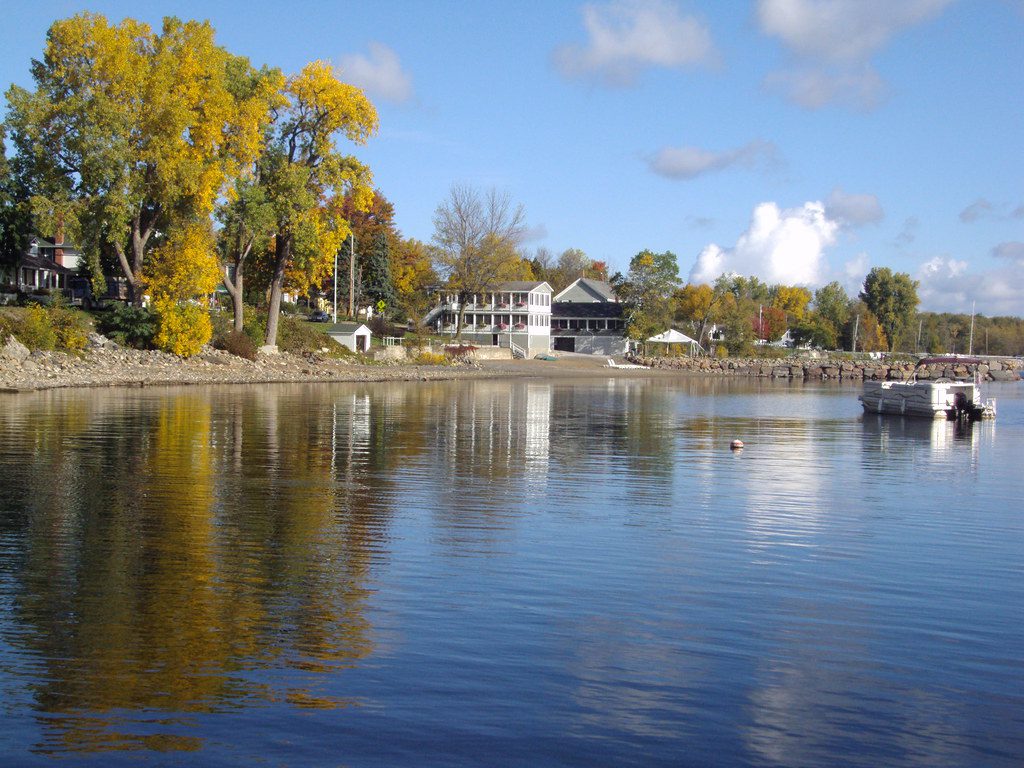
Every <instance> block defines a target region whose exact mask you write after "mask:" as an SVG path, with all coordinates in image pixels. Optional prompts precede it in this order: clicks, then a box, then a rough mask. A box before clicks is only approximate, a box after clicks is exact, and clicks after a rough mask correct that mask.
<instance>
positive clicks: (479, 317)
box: [427, 281, 551, 357]
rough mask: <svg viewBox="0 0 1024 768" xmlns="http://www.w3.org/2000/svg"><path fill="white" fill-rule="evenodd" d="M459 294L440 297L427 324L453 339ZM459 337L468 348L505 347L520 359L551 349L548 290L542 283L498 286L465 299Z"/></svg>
mask: <svg viewBox="0 0 1024 768" xmlns="http://www.w3.org/2000/svg"><path fill="white" fill-rule="evenodd" d="M460 309H461V307H460V304H459V297H458V294H456V293H452V292H447V293H444V292H443V293H442V294H441V303H440V304H439V305H438V306H437V307H435V308H434V309H433V310H432V311H431V312H430V313H429V314H428V315H427V322H428V323H429V324H430V325H431V327H432V328H433V329H434V330H435V331H436V332H437V333H439V334H446V335H451V336H452V337H454V336H455V333H456V331H457V330H458V328H457V324H458V319H459V310H460ZM462 323H463V325H462V334H461V337H460V338H461V339H463V340H464V341H465V342H466V343H467V344H474V345H476V346H490V347H504V348H506V349H511V350H512V351H513V353H514V354H516V355H518V356H520V357H533V356H534V355H538V354H541V353H544V352H548V351H550V349H551V286H550V285H548V284H547V283H545V282H540V283H537V282H525V281H516V282H508V283H500V284H498V285H497V286H495V287H494V288H493V289H492V290H489V291H484V292H482V293H478V294H472V295H470V296H468V297H467V298H466V306H465V308H464V314H463V318H462Z"/></svg>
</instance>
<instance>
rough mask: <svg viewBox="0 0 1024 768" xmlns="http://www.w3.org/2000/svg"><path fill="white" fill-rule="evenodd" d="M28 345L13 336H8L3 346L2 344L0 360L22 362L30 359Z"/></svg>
mask: <svg viewBox="0 0 1024 768" xmlns="http://www.w3.org/2000/svg"><path fill="white" fill-rule="evenodd" d="M29 354H30V353H29V351H28V347H26V346H25V345H24V344H22V343H21V342H20V341H18V340H17V339H16V338H14V337H13V336H8V337H7V341H5V342H4V345H3V346H0V360H13V361H15V362H17V363H21V362H23V361H24V360H26V359H28V356H29Z"/></svg>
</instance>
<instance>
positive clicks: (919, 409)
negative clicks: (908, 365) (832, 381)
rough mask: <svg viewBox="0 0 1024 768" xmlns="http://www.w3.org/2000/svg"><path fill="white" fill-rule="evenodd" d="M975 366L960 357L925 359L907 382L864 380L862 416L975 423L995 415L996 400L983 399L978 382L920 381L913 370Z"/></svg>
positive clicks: (975, 362) (861, 400)
mask: <svg viewBox="0 0 1024 768" xmlns="http://www.w3.org/2000/svg"><path fill="white" fill-rule="evenodd" d="M951 362H955V363H959V364H972V363H973V364H977V363H980V362H981V361H980V360H966V359H964V358H934V357H933V358H925V359H923V360H921V361H919V362H918V364H917V366H918V367H917V368H915V369H914V373H913V374H911V376H910V378H909V379H908V380H907V381H865V382H864V391H863V392H862V393H861V395H860V397H859V398H858V399H859V400H860V402H861V404H862V405H863V406H864V412H865V413H881V414H889V415H893V416H914V417H920V418H926V419H949V420H965V421H978V420H979V419H992V418H995V415H996V401H995V400H992V399H989V400H983V399H982V394H981V383H980V381H979V380H977V378H976V379H975V380H974V381H953V380H952V379H946V378H940V379H931V380H926V381H922V380H919V379H918V378H917V371H918V369H919V368H920V367H921V366H922V365H929V364H934V363H951Z"/></svg>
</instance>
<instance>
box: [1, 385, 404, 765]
mask: <svg viewBox="0 0 1024 768" xmlns="http://www.w3.org/2000/svg"><path fill="white" fill-rule="evenodd" d="M349 402H351V401H349ZM17 404H18V407H17V409H9V410H5V412H4V416H3V417H2V418H0V441H2V445H3V446H4V447H5V450H4V451H2V455H0V472H2V473H3V476H4V477H6V478H15V477H18V478H22V482H19V483H11V482H6V483H4V484H3V488H2V489H0V503H2V505H3V506H2V508H3V509H4V510H11V513H10V514H5V515H3V516H2V525H3V529H2V535H3V537H4V539H5V540H6V541H7V542H10V544H9V545H8V546H5V549H10V550H11V551H12V554H13V556H12V557H11V558H4V563H5V565H4V566H3V567H4V570H5V571H6V573H3V574H2V578H3V582H4V584H5V586H3V587H2V588H3V590H4V591H8V590H9V591H10V592H12V593H13V607H14V612H13V616H12V617H11V618H9V620H8V621H7V622H6V623H5V625H4V626H5V635H7V637H6V638H5V639H6V640H7V642H8V643H9V644H10V645H11V646H12V647H15V648H19V649H20V650H21V651H22V652H27V653H28V655H29V657H30V658H32V659H33V660H34V661H33V665H36V664H42V665H44V669H43V670H38V671H37V672H36V673H34V674H33V677H34V682H33V684H32V686H33V697H34V704H35V708H36V709H37V711H38V712H40V713H41V714H42V715H44V716H43V717H42V718H41V719H40V726H41V727H42V728H43V729H44V730H46V731H47V733H46V735H45V742H46V743H45V744H44V745H43V748H44V749H67V748H72V749H80V750H82V749H84V750H89V749H109V748H121V747H125V746H129V747H131V746H147V747H160V748H176V749H178V748H191V747H194V746H195V744H194V743H193V742H192V741H190V740H189V739H188V738H184V739H183V738H181V737H180V736H179V735H177V732H180V731H181V730H182V728H181V726H180V724H178V725H176V726H175V725H173V724H171V723H170V722H169V723H168V727H167V728H166V729H165V730H166V733H165V735H164V736H154V735H152V733H151V732H150V733H148V734H147V735H139V734H133V733H131V731H132V730H133V729H132V727H131V722H132V721H131V713H133V712H144V711H150V710H153V711H157V712H160V711H163V712H167V713H175V714H177V713H199V712H207V711H213V710H217V709H218V708H221V707H223V706H227V705H233V704H237V703H238V702H239V701H242V700H245V699H248V698H261V699H262V698H268V697H269V698H273V699H279V698H287V699H288V700H289V701H292V702H293V703H295V704H299V705H305V706H334V705H337V704H339V703H343V702H341V701H340V700H339V699H337V697H333V696H331V695H327V694H324V693H323V692H320V691H318V690H317V686H318V680H321V679H322V678H323V675H324V673H325V672H327V671H329V670H333V669H336V668H338V667H344V666H346V665H350V664H352V663H354V662H355V661H356V660H358V659H360V658H363V657H364V656H366V655H367V654H368V653H370V651H371V650H372V647H373V640H372V630H371V627H370V626H369V622H368V621H367V619H366V617H365V603H366V598H367V595H368V587H367V581H368V579H369V578H370V574H369V571H370V567H371V565H372V563H373V560H374V558H375V557H380V556H381V547H380V546H379V541H380V540H381V538H382V537H383V536H384V535H385V530H386V527H387V525H388V516H389V510H388V508H387V506H386V504H384V503H382V498H384V497H382V496H381V495H379V491H380V488H371V487H370V486H368V485H367V484H366V483H365V482H363V481H362V480H361V477H362V476H363V475H365V474H366V473H367V472H368V471H373V472H375V473H376V472H377V471H378V470H379V469H380V467H381V466H382V465H384V464H386V463H387V462H389V461H392V462H393V461H395V460H396V457H395V456H394V455H393V454H391V453H390V452H388V451H387V450H385V447H386V446H387V445H388V443H389V431H393V429H394V424H395V423H397V422H394V423H390V424H389V422H388V421H387V419H385V418H383V415H382V414H381V413H376V414H371V415H372V418H370V420H369V422H368V423H367V424H366V425H365V426H366V427H367V431H366V432H360V431H359V430H352V429H349V427H351V426H352V423H353V420H354V419H353V413H351V412H349V413H346V410H345V409H346V406H345V404H344V402H343V403H341V411H342V413H341V414H340V415H339V416H338V420H339V421H344V422H345V424H346V429H343V430H341V431H340V432H339V430H338V429H337V427H336V425H335V423H333V421H332V420H331V419H330V418H323V416H324V415H325V413H316V414H313V415H312V417H310V415H309V411H310V409H317V408H319V409H321V410H325V409H329V410H331V411H334V410H336V408H335V406H334V404H331V403H330V401H329V400H328V401H326V404H325V401H324V399H323V398H312V397H309V391H308V390H303V389H301V388H297V389H285V388H280V389H262V390H259V391H254V392H240V391H238V390H223V391H221V392H219V393H209V392H200V391H195V392H185V393H182V392H180V391H175V392H171V393H167V394H162V395H157V396H151V395H144V394H139V393H130V392H103V393H95V394H91V395H79V396H64V397H60V396H46V395H43V396H32V397H29V398H19V400H18V401H17ZM339 456H341V457H342V459H341V460H340V461H339ZM385 474H386V473H385ZM11 622H15V623H14V624H12V623H11ZM282 664H283V665H287V666H291V667H292V668H294V669H295V670H297V675H298V678H296V675H292V676H290V677H289V679H290V680H292V681H294V680H296V679H299V680H302V679H304V680H305V681H306V684H305V685H303V684H301V683H300V684H299V685H297V686H296V685H295V684H294V683H293V684H291V685H290V687H288V688H287V689H285V690H274V689H273V688H272V687H267V686H266V685H265V684H264V683H262V682H256V680H258V679H259V675H254V674H253V671H254V670H258V669H261V668H268V667H270V666H275V667H276V666H280V665H282ZM55 715H64V717H55ZM149 730H150V731H151V730H152V725H150V726H149Z"/></svg>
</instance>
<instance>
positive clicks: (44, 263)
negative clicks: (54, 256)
mask: <svg viewBox="0 0 1024 768" xmlns="http://www.w3.org/2000/svg"><path fill="white" fill-rule="evenodd" d="M18 265H19V266H22V267H28V268H29V269H48V270H50V271H51V272H56V273H57V274H59V275H73V274H74V273H75V270H73V269H68V268H67V267H62V266H61V265H60V264H58V263H57V262H55V261H50V260H49V259H45V258H43V257H42V256H33V255H32V254H30V253H26V254H25V255H24V256H22V257H21V258H20V259H19V260H18Z"/></svg>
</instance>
